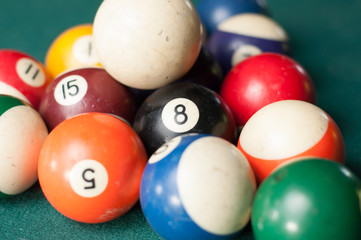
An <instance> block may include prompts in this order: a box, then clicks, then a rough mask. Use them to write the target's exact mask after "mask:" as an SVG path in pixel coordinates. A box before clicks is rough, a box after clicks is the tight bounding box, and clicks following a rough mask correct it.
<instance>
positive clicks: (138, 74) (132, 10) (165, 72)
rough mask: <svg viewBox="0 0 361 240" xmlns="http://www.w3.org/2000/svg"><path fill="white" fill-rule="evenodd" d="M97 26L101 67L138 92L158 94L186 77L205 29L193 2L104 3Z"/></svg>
mask: <svg viewBox="0 0 361 240" xmlns="http://www.w3.org/2000/svg"><path fill="white" fill-rule="evenodd" d="M93 25H94V28H93V36H94V48H95V49H96V51H97V53H98V56H99V60H100V62H101V64H102V66H104V68H105V69H106V70H107V71H108V72H109V73H110V75H112V76H113V77H114V78H115V79H116V80H118V81H119V82H121V83H123V84H125V85H127V86H129V87H133V88H139V89H156V88H159V87H162V86H165V85H167V84H169V83H171V82H173V81H175V80H177V79H179V78H180V77H182V76H184V75H185V74H186V73H187V72H188V71H189V70H190V68H191V67H192V66H193V64H194V62H195V61H196V59H197V56H198V54H199V51H200V47H201V40H202V39H201V36H202V33H201V23H200V20H199V16H198V13H197V11H196V9H195V8H194V7H193V4H192V3H191V1H188V0H173V1H163V0H157V1H148V0H123V1H118V0H107V1H103V2H102V4H101V5H100V7H99V9H98V11H97V13H96V16H95V19H94V22H93Z"/></svg>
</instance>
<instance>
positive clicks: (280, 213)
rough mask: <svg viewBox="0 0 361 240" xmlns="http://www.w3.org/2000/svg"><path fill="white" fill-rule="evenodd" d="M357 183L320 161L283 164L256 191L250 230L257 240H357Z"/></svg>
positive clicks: (360, 186)
mask: <svg viewBox="0 0 361 240" xmlns="http://www.w3.org/2000/svg"><path fill="white" fill-rule="evenodd" d="M360 192H361V182H360V179H358V178H357V176H356V175H355V174H353V173H352V172H351V171H349V170H348V169H347V168H345V167H344V166H343V165H341V164H339V163H336V162H331V161H327V160H323V159H317V158H316V159H307V160H303V161H297V162H294V163H290V164H287V165H286V166H284V167H283V168H280V169H279V170H277V171H275V172H274V173H272V174H271V175H270V176H269V177H268V178H267V179H266V180H265V181H264V182H263V183H262V185H261V186H260V187H259V189H258V191H257V193H256V196H255V200H254V204H253V210H252V228H253V231H254V234H255V237H256V239H259V240H274V239H277V240H296V239H297V240H329V239H345V240H357V239H361V231H360V226H361V210H360V202H361V195H360Z"/></svg>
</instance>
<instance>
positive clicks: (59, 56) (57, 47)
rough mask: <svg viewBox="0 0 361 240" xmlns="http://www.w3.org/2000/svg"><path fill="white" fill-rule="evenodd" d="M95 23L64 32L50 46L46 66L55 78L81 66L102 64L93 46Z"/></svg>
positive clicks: (77, 26) (74, 27)
mask: <svg viewBox="0 0 361 240" xmlns="http://www.w3.org/2000/svg"><path fill="white" fill-rule="evenodd" d="M92 33H93V25H92V24H81V25H76V26H73V27H71V28H69V29H67V30H65V31H64V32H62V33H61V34H60V35H59V36H58V37H57V38H56V39H55V40H54V41H53V42H52V44H51V46H50V47H49V49H48V51H47V54H46V58H45V66H46V67H47V68H48V70H49V72H50V74H51V75H52V77H53V78H55V77H57V76H58V75H59V74H60V73H62V72H64V71H66V70H70V69H74V68H79V67H94V66H101V64H100V63H99V60H98V56H97V54H96V52H95V51H94V48H93V40H92V39H93V35H92Z"/></svg>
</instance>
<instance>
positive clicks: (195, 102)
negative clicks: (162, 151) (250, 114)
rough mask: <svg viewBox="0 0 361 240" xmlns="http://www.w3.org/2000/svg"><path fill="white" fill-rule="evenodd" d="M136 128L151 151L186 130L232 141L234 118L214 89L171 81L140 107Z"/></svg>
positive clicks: (233, 136) (149, 152)
mask: <svg viewBox="0 0 361 240" xmlns="http://www.w3.org/2000/svg"><path fill="white" fill-rule="evenodd" d="M134 129H135V131H136V132H137V133H138V134H139V136H140V137H141V139H142V141H143V143H144V145H145V147H146V149H147V152H148V154H149V155H151V154H152V153H153V152H154V151H155V150H156V149H158V148H159V147H160V146H161V145H162V144H163V143H165V142H167V141H169V140H170V139H172V138H174V137H176V136H179V135H181V134H186V133H207V134H211V135H215V136H219V137H222V138H224V139H226V140H229V141H233V140H234V138H235V131H236V130H235V129H236V127H235V121H234V119H233V116H232V114H231V112H230V110H229V108H228V107H227V105H226V104H225V103H224V101H223V100H222V99H221V97H220V96H218V95H217V94H216V93H215V92H213V91H211V90H209V89H207V88H205V87H202V86H200V85H197V84H194V83H191V82H181V83H175V84H171V85H168V86H166V87H163V88H161V89H159V90H157V91H155V92H154V93H153V94H152V95H150V96H149V97H148V98H147V99H146V101H144V103H143V104H142V105H141V106H140V107H139V109H138V111H137V114H136V116H135V120H134Z"/></svg>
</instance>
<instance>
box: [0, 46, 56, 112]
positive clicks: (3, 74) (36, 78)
mask: <svg viewBox="0 0 361 240" xmlns="http://www.w3.org/2000/svg"><path fill="white" fill-rule="evenodd" d="M50 81H51V78H50V75H49V73H48V71H47V70H46V68H45V67H44V65H43V64H42V63H41V62H39V61H38V60H37V59H35V58H34V57H32V56H30V55H29V54H27V53H24V52H21V51H18V50H13V49H0V93H1V94H6V95H10V96H13V97H16V98H19V99H21V100H23V101H25V102H27V103H29V104H31V106H32V107H34V108H35V109H38V107H39V104H40V99H41V97H42V95H43V94H44V92H45V90H46V88H47V86H48V85H49V83H50Z"/></svg>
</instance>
